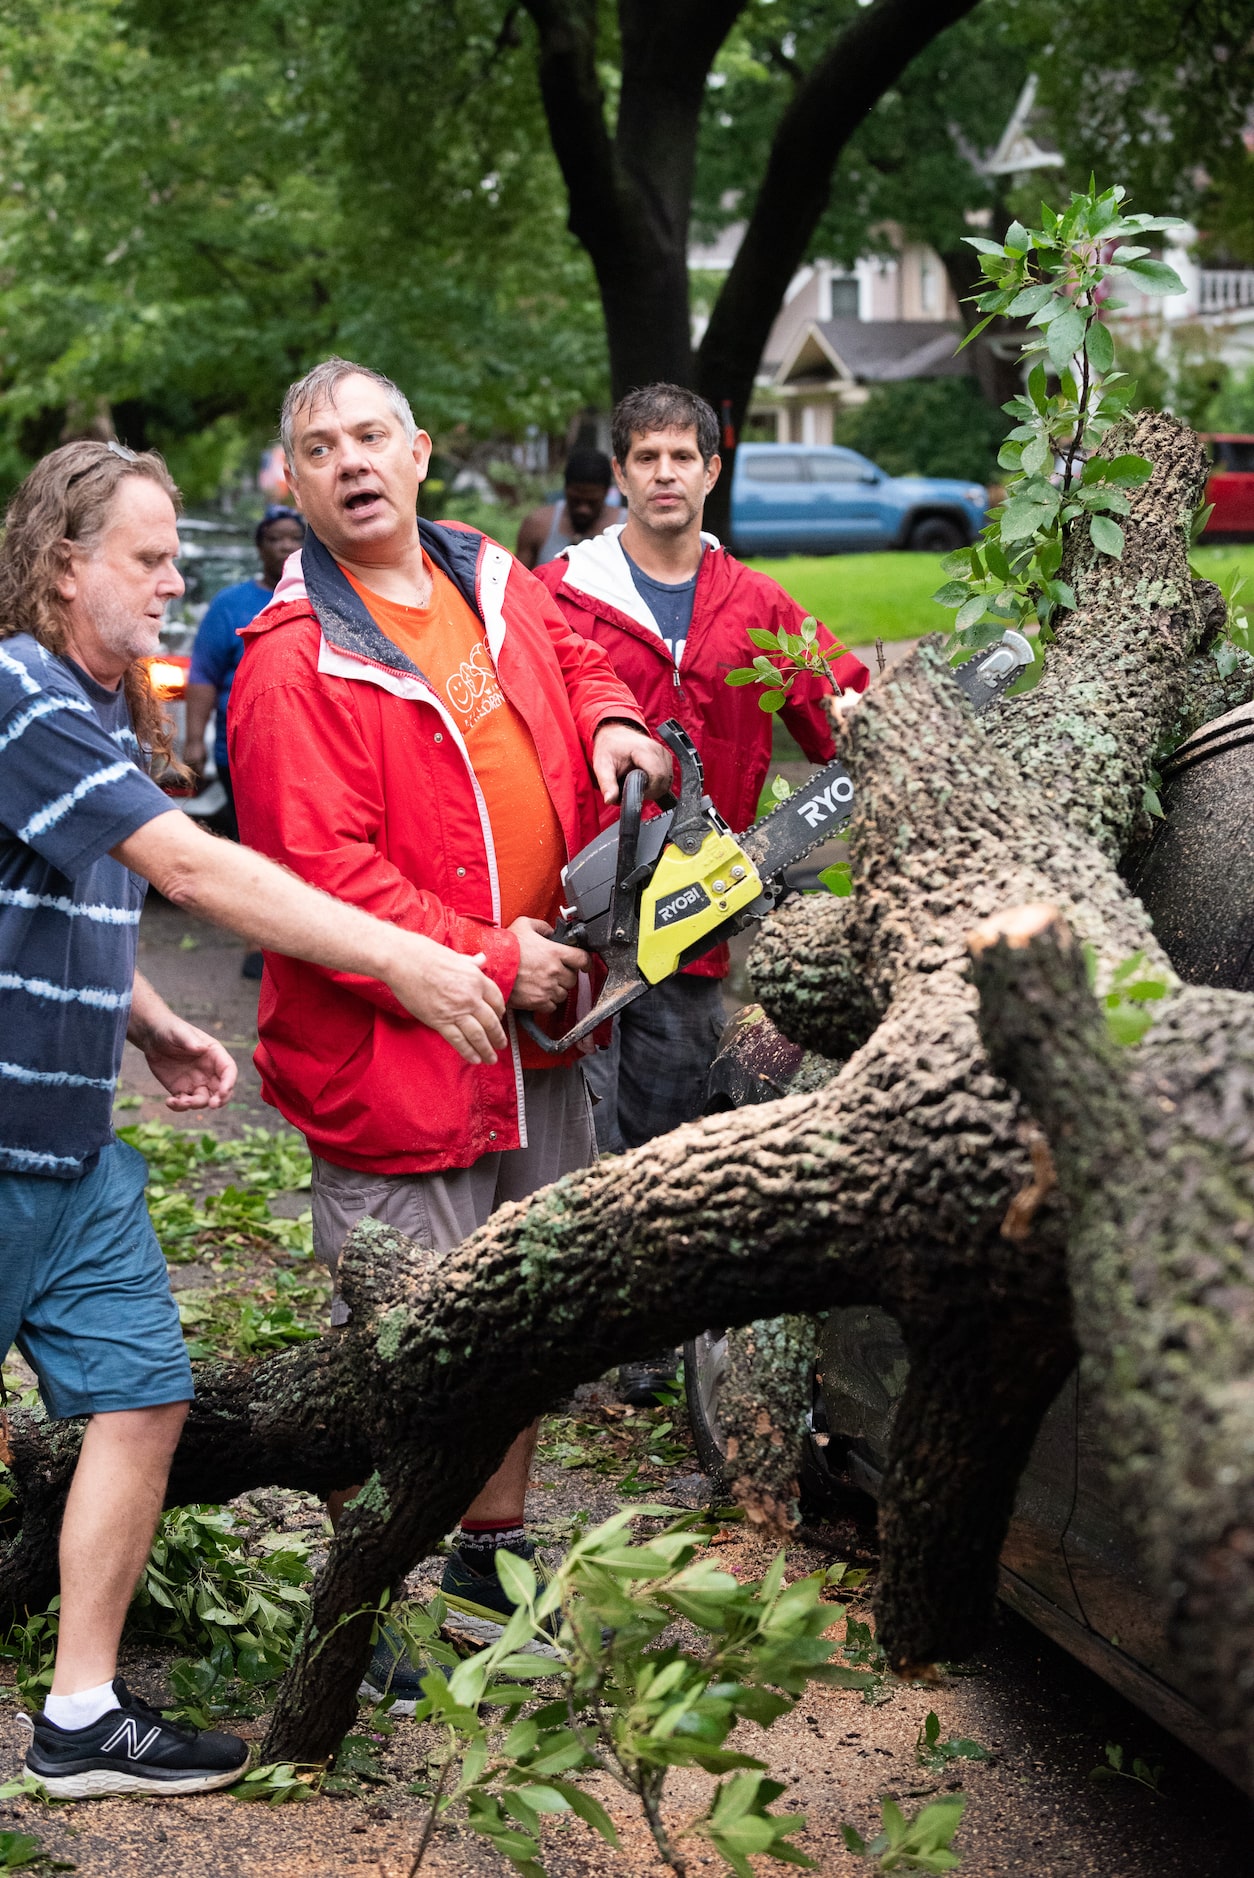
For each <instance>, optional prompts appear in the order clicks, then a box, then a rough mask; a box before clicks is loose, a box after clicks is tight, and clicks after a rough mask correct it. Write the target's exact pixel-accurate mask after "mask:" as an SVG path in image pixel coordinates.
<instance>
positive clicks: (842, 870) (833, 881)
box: [818, 861, 853, 900]
mask: <svg viewBox="0 0 1254 1878" xmlns="http://www.w3.org/2000/svg"><path fill="white" fill-rule="evenodd" d="M818 878H819V880H820V881H821V882H822V884H823V885H824V886H825V887H826V888H827V891H828V892H829V893H834V894H835V896H836V898H837V899H838V900H847V899H848V898H849V896H850V895H851V894H852V892H853V880H852V878H851V876H850V872H849V863H848V861H833V862H832V865H831V866H830V867H825V868H823V869H821V871H820V873H819V876H818Z"/></svg>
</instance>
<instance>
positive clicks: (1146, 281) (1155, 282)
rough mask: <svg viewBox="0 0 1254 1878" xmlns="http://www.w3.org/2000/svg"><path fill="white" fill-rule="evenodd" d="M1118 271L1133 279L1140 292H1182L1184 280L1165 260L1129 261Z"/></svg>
mask: <svg viewBox="0 0 1254 1878" xmlns="http://www.w3.org/2000/svg"><path fill="white" fill-rule="evenodd" d="M1120 272H1122V273H1125V274H1127V275H1128V276H1129V277H1130V279H1132V280H1134V281H1135V282H1136V284H1137V286H1138V287H1139V288H1140V290H1141V292H1142V293H1149V294H1165V293H1183V292H1184V282H1183V281H1182V280H1181V278H1180V276H1179V274H1177V272H1176V270H1175V268H1174V267H1168V265H1167V263H1166V262H1165V261H1129V262H1128V263H1127V265H1126V266H1125V267H1123V268H1122V269H1120Z"/></svg>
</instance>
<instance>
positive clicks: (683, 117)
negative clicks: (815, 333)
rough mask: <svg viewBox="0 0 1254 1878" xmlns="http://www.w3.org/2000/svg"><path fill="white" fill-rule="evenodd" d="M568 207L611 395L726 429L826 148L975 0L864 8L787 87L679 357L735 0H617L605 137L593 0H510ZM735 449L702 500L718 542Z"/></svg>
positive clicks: (801, 230)
mask: <svg viewBox="0 0 1254 1878" xmlns="http://www.w3.org/2000/svg"><path fill="white" fill-rule="evenodd" d="M523 4H524V5H525V6H526V8H527V11H528V13H529V14H530V15H531V17H532V19H533V20H534V22H535V25H536V29H537V32H538V34H539V40H540V89H541V93H542V96H543V99H544V109H545V115H546V117H547V119H548V124H549V134H550V137H551V138H552V142H553V149H554V153H555V154H556V156H557V160H558V163H559V165H560V166H561V171H562V176H563V179H564V181H565V184H566V190H567V195H568V198H569V202H570V218H569V222H570V229H571V233H572V234H574V235H575V236H576V237H577V238H578V239H579V241H580V242H582V244H583V246H584V247H585V248H586V250H587V252H588V255H589V257H590V259H591V261H592V265H593V268H594V269H595V271H596V277H597V284H598V287H599V288H600V293H601V304H602V307H603V310H604V314H605V330H606V338H607V341H608V345H609V355H610V384H611V389H612V393H613V396H614V397H615V399H617V398H621V397H622V396H623V394H624V393H625V392H627V391H630V390H632V389H633V388H634V387H636V386H639V385H647V384H650V383H652V382H653V381H655V380H658V379H665V380H669V381H670V382H672V383H677V384H681V385H691V386H693V388H694V389H696V390H697V391H699V392H701V394H702V396H703V397H705V398H707V399H708V400H709V402H710V403H711V404H712V405H713V407H714V410H715V412H716V414H717V415H718V417H719V419H720V421H722V420H723V419H724V418H725V417H726V418H727V419H729V420H730V424H731V426H732V435H733V437H734V436H736V435H739V431H740V427H741V425H742V424H743V422H744V418H745V413H746V411H747V410H748V407H749V399H750V397H751V396H752V393H753V381H754V376H755V374H756V372H757V369H758V365H759V363H760V361H761V358H762V351H763V348H764V346H765V345H766V340H767V336H768V334H769V333H770V330H771V325H772V322H773V321H774V319H775V315H776V314H777V313H778V311H779V309H780V306H781V305H782V304H783V299H784V293H785V290H786V288H787V286H788V283H789V281H790V280H791V279H792V276H793V274H794V273H795V272H796V270H797V268H798V267H799V266H800V265H801V263H802V261H803V260H804V259H805V254H806V249H807V247H808V246H809V242H810V238H811V236H812V235H813V233H814V230H815V228H816V227H817V225H818V222H819V218H820V216H821V215H822V213H823V210H824V208H825V207H826V205H827V199H828V195H829V193H830V190H831V186H832V176H833V173H834V171H835V168H836V164H837V161H838V160H839V157H840V154H841V151H842V150H843V149H844V147H845V145H846V144H847V143H848V141H849V139H850V137H851V136H852V135H853V133H854V131H855V130H856V129H857V128H858V126H859V124H860V123H861V122H862V120H863V119H864V118H865V117H866V116H867V114H868V112H870V111H871V110H872V109H873V108H874V107H875V105H876V104H877V103H878V102H879V100H880V99H881V98H882V97H883V95H884V93H885V92H886V91H887V90H888V89H889V88H890V86H892V85H893V84H894V83H895V81H896V80H897V79H898V78H899V77H900V75H901V73H902V72H903V71H904V70H905V69H906V67H907V66H908V65H909V63H910V61H911V60H912V59H913V58H915V57H916V56H917V55H918V53H920V52H921V51H923V49H924V48H925V47H926V46H928V45H930V44H931V42H932V40H933V39H935V38H936V37H937V36H938V35H939V34H940V33H942V32H944V31H945V29H946V27H948V26H952V25H953V24H954V23H955V22H956V21H957V20H959V19H961V18H962V17H963V16H964V15H965V14H967V13H970V12H971V11H972V10H973V8H974V7H975V6H976V5H977V4H978V0H874V4H872V5H871V6H870V7H868V8H867V9H866V11H865V12H861V13H859V14H858V16H857V17H856V18H855V19H854V20H853V21H852V22H851V23H850V24H849V25H848V26H847V27H846V28H845V30H844V31H843V32H842V33H840V34H839V35H838V37H837V38H836V40H835V41H834V43H833V44H832V46H831V47H830V48H829V50H828V51H827V52H826V53H825V54H824V56H823V57H822V58H821V59H819V60H818V61H817V62H816V64H815V65H814V66H813V67H812V68H811V70H810V71H809V72H808V73H807V74H806V75H805V77H804V78H803V79H802V80H801V81H800V83H799V84H798V86H797V90H796V92H795V94H794V96H793V99H792V102H791V103H790V104H789V106H788V109H787V110H786V111H785V113H784V115H783V117H782V118H781V120H780V123H779V127H778V129H777V131H776V134H775V139H774V142H773V144H772V148H771V154H770V159H769V162H768V165H767V169H766V174H765V175H764V177H763V178H762V182H761V186H760V188H759V190H758V193H757V196H756V198H755V200H754V202H753V204H752V207H751V208H750V209H749V214H748V223H747V226H746V229H745V236H744V240H743V242H742V244H741V247H740V252H739V253H738V255H737V256H736V260H735V263H734V264H733V266H732V268H731V270H730V272H729V274H728V276H727V280H726V283H725V284H724V286H723V289H722V291H721V293H720V294H719V297H718V300H717V301H716V303H715V306H714V310H713V312H712V314H711V317H710V323H709V326H708V328H707V330H706V333H705V336H704V338H703V339H702V341H701V344H700V346H699V347H698V349H697V352H696V355H695V357H694V354H693V350H692V339H691V325H690V319H689V307H688V230H689V220H690V214H691V204H692V183H693V174H694V169H695V164H696V152H697V132H698V126H699V120H700V115H701V106H702V100H703V97H704V94H705V86H706V79H707V77H708V75H709V72H710V68H711V66H712V65H713V63H714V60H715V57H716V56H717V53H718V50H719V47H720V46H721V45H722V43H723V41H724V40H725V39H726V37H727V34H728V33H729V32H730V30H731V28H732V26H733V25H734V23H735V21H736V19H737V17H738V15H739V14H740V13H741V12H742V11H743V9H744V5H745V0H666V4H665V5H658V4H657V0H618V21H619V33H620V40H621V87H620V92H619V100H618V113H617V121H616V124H615V127H614V130H613V131H612V132H611V130H610V128H609V125H608V124H607V121H606V100H605V95H604V91H603V88H602V84H601V76H600V71H599V69H598V50H599V33H600V19H599V13H600V6H599V0H523ZM733 455H734V445H731V444H728V445H725V447H724V451H723V457H724V464H723V474H722V477H721V479H720V482H719V484H718V485H717V486H716V488H715V489H714V491H713V493H712V495H711V497H710V499H709V501H708V502H707V504H706V517H707V522H708V525H709V526H710V527H711V528H713V529H714V530H715V531H716V532H717V533H719V534H725V533H726V530H727V523H728V519H729V515H730V489H731V471H732V457H733Z"/></svg>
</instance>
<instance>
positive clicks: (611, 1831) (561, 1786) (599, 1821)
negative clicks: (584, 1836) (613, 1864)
mask: <svg viewBox="0 0 1254 1878" xmlns="http://www.w3.org/2000/svg"><path fill="white" fill-rule="evenodd" d="M549 1785H550V1786H551V1787H552V1788H553V1789H554V1790H555V1792H557V1793H560V1794H561V1795H562V1797H563V1798H564V1799H565V1801H566V1803H567V1805H568V1806H569V1807H570V1810H571V1812H572V1813H575V1814H577V1815H578V1817H579V1818H580V1819H582V1820H583V1822H584V1824H585V1825H588V1826H591V1827H592V1830H593V1831H594V1832H599V1833H600V1835H601V1837H602V1838H603V1839H604V1840H605V1842H606V1844H607V1845H612V1846H613V1847H614V1848H615V1850H616V1851H617V1849H618V1845H619V1838H618V1833H617V1831H616V1830H615V1826H614V1822H613V1820H612V1819H611V1818H610V1816H609V1814H608V1813H607V1812H606V1810H605V1808H604V1807H603V1806H602V1804H601V1802H600V1800H597V1799H594V1798H593V1796H592V1795H591V1794H590V1793H585V1792H584V1790H583V1788H582V1787H577V1786H575V1785H574V1784H573V1782H571V1781H569V1780H551V1781H550V1782H549Z"/></svg>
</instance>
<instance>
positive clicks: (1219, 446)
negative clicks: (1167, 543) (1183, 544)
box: [1202, 436, 1254, 541]
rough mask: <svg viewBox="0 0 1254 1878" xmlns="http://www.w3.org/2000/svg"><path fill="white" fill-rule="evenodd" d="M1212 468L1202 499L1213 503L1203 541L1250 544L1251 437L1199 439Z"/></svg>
mask: <svg viewBox="0 0 1254 1878" xmlns="http://www.w3.org/2000/svg"><path fill="white" fill-rule="evenodd" d="M1202 441H1203V443H1204V444H1205V445H1206V448H1207V450H1208V452H1209V453H1210V460H1211V463H1212V464H1213V465H1214V467H1213V469H1212V470H1211V473H1210V477H1209V480H1208V481H1207V484H1206V500H1207V501H1208V502H1211V503H1213V504H1214V508H1213V509H1212V511H1211V515H1210V519H1209V521H1208V522H1207V524H1206V527H1205V528H1204V529H1203V531H1202V536H1203V539H1204V540H1206V541H1213V540H1216V539H1219V540H1224V539H1227V540H1229V541H1233V540H1239V541H1240V540H1243V541H1254V437H1236V436H1216V437H1204V438H1203V439H1202Z"/></svg>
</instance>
